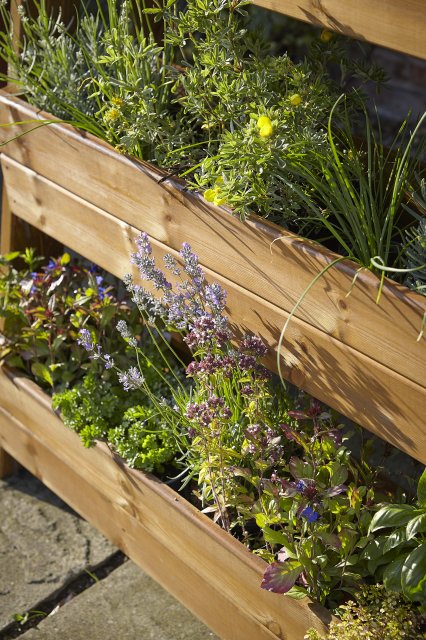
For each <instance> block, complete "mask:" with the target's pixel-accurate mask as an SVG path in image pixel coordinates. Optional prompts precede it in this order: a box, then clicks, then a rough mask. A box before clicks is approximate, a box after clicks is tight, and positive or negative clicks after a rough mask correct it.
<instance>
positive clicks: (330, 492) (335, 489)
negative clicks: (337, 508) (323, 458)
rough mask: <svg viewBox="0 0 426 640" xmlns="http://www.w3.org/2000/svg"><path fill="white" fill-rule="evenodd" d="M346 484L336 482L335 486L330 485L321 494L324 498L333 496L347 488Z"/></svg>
mask: <svg viewBox="0 0 426 640" xmlns="http://www.w3.org/2000/svg"><path fill="white" fill-rule="evenodd" d="M347 488H348V487H347V486H346V485H345V484H338V485H336V486H335V487H330V489H327V491H324V493H323V495H324V497H325V498H333V497H334V496H338V495H339V493H343V492H344V491H346V490H347Z"/></svg>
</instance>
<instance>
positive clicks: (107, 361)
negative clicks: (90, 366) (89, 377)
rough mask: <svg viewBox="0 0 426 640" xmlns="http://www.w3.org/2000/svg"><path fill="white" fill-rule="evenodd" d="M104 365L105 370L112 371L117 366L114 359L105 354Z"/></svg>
mask: <svg viewBox="0 0 426 640" xmlns="http://www.w3.org/2000/svg"><path fill="white" fill-rule="evenodd" d="M104 364H105V369H112V368H113V366H114V364H115V363H114V360H113V358H112V357H111V356H110V355H109V354H108V353H105V354H104Z"/></svg>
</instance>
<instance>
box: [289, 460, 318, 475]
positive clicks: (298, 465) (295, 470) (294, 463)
mask: <svg viewBox="0 0 426 640" xmlns="http://www.w3.org/2000/svg"><path fill="white" fill-rule="evenodd" d="M288 468H289V470H290V473H291V475H292V476H293V478H295V479H296V480H300V479H302V478H304V479H305V478H313V477H314V469H313V467H312V465H310V464H309V462H304V461H303V460H301V459H300V458H296V457H295V456H293V457H292V458H290V461H289V463H288Z"/></svg>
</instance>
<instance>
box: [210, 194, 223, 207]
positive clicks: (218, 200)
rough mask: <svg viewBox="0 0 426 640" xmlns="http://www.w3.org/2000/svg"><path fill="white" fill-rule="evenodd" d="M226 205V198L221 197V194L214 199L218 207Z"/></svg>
mask: <svg viewBox="0 0 426 640" xmlns="http://www.w3.org/2000/svg"><path fill="white" fill-rule="evenodd" d="M225 203H226V198H222V196H220V195H219V194H217V196H216V197H215V198H214V199H213V204H215V205H216V207H220V206H221V205H222V204H225Z"/></svg>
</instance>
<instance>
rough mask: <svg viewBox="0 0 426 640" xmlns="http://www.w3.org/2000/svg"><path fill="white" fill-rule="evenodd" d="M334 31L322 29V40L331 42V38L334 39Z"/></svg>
mask: <svg viewBox="0 0 426 640" xmlns="http://www.w3.org/2000/svg"><path fill="white" fill-rule="evenodd" d="M333 36H334V34H333V32H332V31H329V30H328V29H323V30H322V31H321V35H320V40H321V42H330V40H333Z"/></svg>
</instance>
